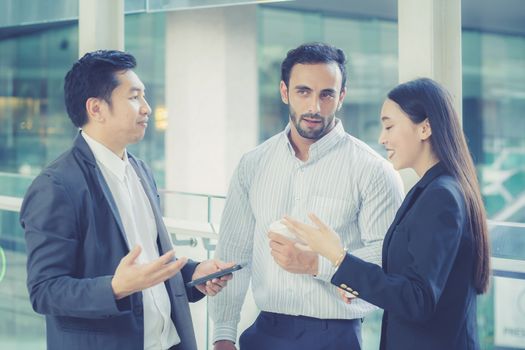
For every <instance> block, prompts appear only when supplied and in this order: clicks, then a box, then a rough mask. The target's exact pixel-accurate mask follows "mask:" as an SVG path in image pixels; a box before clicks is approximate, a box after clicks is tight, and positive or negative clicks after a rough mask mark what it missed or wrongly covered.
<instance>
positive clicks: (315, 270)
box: [308, 254, 319, 276]
mask: <svg viewBox="0 0 525 350" xmlns="http://www.w3.org/2000/svg"><path fill="white" fill-rule="evenodd" d="M308 272H309V273H310V275H313V276H317V275H318V274H319V255H317V254H315V259H313V260H312V264H311V265H310V269H309V271H308Z"/></svg>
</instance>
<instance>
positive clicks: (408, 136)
mask: <svg viewBox="0 0 525 350" xmlns="http://www.w3.org/2000/svg"><path fill="white" fill-rule="evenodd" d="M423 123H425V121H423V122H422V123H420V124H414V123H413V122H412V120H410V118H409V117H408V115H407V114H406V113H405V112H404V111H403V110H402V109H401V107H399V105H398V104H397V103H395V102H394V101H392V100H390V99H387V100H385V102H384V103H383V108H382V109H381V124H382V129H381V134H380V135H379V143H380V144H382V145H383V146H385V149H386V150H387V152H388V159H389V160H390V161H391V162H392V164H393V165H394V168H395V169H396V170H400V169H404V168H413V169H417V165H418V163H420V162H421V158H422V156H423V142H422V141H423V140H422V135H421V128H422V125H421V124H423Z"/></svg>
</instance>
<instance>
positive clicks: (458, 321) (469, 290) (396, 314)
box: [332, 163, 479, 350]
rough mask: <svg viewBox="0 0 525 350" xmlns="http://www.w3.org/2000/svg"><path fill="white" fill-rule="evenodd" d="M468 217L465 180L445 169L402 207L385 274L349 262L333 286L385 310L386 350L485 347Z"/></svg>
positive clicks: (426, 179) (435, 170)
mask: <svg viewBox="0 0 525 350" xmlns="http://www.w3.org/2000/svg"><path fill="white" fill-rule="evenodd" d="M466 215H467V213H466V207H465V200H464V197H463V195H462V192H461V190H460V188H459V184H458V182H457V181H456V180H455V179H454V178H453V177H452V176H450V175H448V174H447V173H446V171H445V169H444V167H443V166H442V165H441V164H439V163H438V164H437V165H435V166H434V167H432V168H431V169H430V170H428V171H427V173H426V174H425V175H424V176H423V178H422V179H421V180H420V181H419V182H418V183H417V184H416V185H415V186H414V187H413V188H412V190H411V191H410V192H409V193H408V194H407V197H406V198H405V200H404V202H403V204H402V205H401V207H400V208H399V211H398V212H397V214H396V217H395V219H394V222H393V223H392V225H391V226H390V228H389V230H388V233H387V235H386V237H385V241H384V243H383V264H382V265H383V266H382V268H381V267H380V266H377V265H374V264H371V263H367V262H364V261H362V260H360V259H358V258H356V257H354V256H352V255H350V254H347V256H346V257H345V259H344V261H343V262H342V264H341V266H340V267H339V269H338V271H337V272H336V273H335V275H334V276H333V278H332V283H333V284H335V285H337V286H341V285H346V286H348V287H347V288H351V289H353V290H354V291H356V292H357V293H358V294H359V297H361V298H363V299H364V300H366V301H368V302H370V303H372V304H375V305H377V306H379V307H380V308H382V309H384V310H385V311H384V314H383V322H382V329H381V346H380V348H381V349H387V350H391V349H392V350H398V349H403V350H421V349H425V350H434V349H435V350H445V349H446V350H470V349H479V345H478V340H477V328H476V290H475V287H474V284H473V268H474V263H473V262H474V249H473V237H472V232H470V228H469V225H468V224H467V217H466ZM343 287H345V286H343Z"/></svg>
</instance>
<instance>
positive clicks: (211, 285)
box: [191, 259, 235, 296]
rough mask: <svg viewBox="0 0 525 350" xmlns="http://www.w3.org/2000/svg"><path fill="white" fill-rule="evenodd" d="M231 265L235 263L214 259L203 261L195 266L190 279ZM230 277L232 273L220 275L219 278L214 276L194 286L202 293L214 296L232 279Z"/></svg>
mask: <svg viewBox="0 0 525 350" xmlns="http://www.w3.org/2000/svg"><path fill="white" fill-rule="evenodd" d="M233 265H235V263H225V262H222V261H220V260H215V259H212V260H206V261H203V262H201V263H200V264H199V265H197V267H196V268H195V272H193V276H191V280H192V281H193V280H196V279H197V278H201V277H204V276H206V275H209V274H211V273H214V272H217V271H219V270H224V269H227V268H229V267H232V266H233ZM232 277H233V276H232V274H229V275H226V276H222V277H221V278H214V279H212V280H211V281H208V282H206V283H205V284H199V285H197V286H195V288H197V289H198V290H199V291H200V292H201V293H203V294H206V295H208V296H214V295H216V294H217V293H219V292H220V291H221V290H222V288H224V287H226V284H227V283H228V281H229V280H231V279H232Z"/></svg>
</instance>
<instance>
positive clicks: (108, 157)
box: [81, 131, 129, 181]
mask: <svg viewBox="0 0 525 350" xmlns="http://www.w3.org/2000/svg"><path fill="white" fill-rule="evenodd" d="M81 135H82V137H84V140H86V142H87V144H88V146H89V148H91V151H92V152H93V155H94V156H95V160H96V161H97V163H98V164H99V165H102V166H104V168H106V169H107V170H109V171H110V172H111V173H112V174H113V175H115V176H116V177H117V179H119V180H120V181H124V175H125V174H126V167H127V166H128V165H129V159H128V154H127V152H126V150H124V159H120V158H119V157H118V156H117V155H116V154H115V153H113V152H112V151H111V150H110V149H109V148H107V147H106V146H104V145H103V144H101V143H100V142H98V141H96V140H94V139H93V138H92V137H90V136H89V135H88V134H87V133H86V132H84V131H82V132H81Z"/></svg>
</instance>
